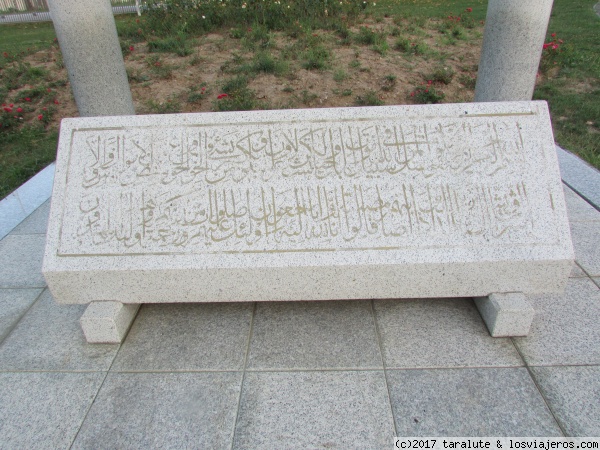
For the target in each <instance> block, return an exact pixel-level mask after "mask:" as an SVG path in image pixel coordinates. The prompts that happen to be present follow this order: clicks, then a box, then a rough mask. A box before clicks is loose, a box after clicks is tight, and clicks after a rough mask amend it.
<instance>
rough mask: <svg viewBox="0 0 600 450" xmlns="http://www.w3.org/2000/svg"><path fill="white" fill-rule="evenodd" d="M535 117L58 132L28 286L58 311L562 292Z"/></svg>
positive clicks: (160, 125) (391, 117) (302, 114)
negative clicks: (32, 282)
mask: <svg viewBox="0 0 600 450" xmlns="http://www.w3.org/2000/svg"><path fill="white" fill-rule="evenodd" d="M572 261H573V249H572V244H571V238H570V232H569V227H568V223H567V215H566V209H565V201H564V197H563V190H562V186H561V182H560V175H559V170H558V164H557V158H556V153H555V147H554V141H553V136H552V129H551V124H550V118H549V114H548V108H547V105H546V103H545V102H510V103H477V104H448V105H431V106H389V107H388V106H386V107H369V108H339V109H313V110H285V111H251V112H232V113H203V114H174V115H161V116H119V117H95V118H76V119H65V120H63V121H62V125H61V131H60V141H59V151H58V158H57V164H56V175H55V182H54V191H53V197H52V206H51V213H50V221H49V228H48V237H47V247H46V253H45V259H44V267H43V273H44V276H45V277H46V280H47V282H48V286H49V288H50V290H51V291H52V294H53V295H54V298H55V299H56V300H57V301H58V302H60V303H88V302H92V301H116V302H121V303H161V302H231V301H281V300H326V299H327V300H329V299H370V298H425V297H465V296H468V297H471V296H477V297H480V296H487V295H489V294H491V293H507V292H523V293H541V292H556V291H561V290H562V289H563V288H564V286H565V284H566V281H567V279H568V276H569V273H570V270H571V265H572Z"/></svg>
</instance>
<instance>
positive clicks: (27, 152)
mask: <svg viewBox="0 0 600 450" xmlns="http://www.w3.org/2000/svg"><path fill="white" fill-rule="evenodd" d="M57 142H58V133H57V132H56V131H48V130H46V129H45V128H44V127H42V126H35V127H34V126H28V127H24V128H22V129H20V130H17V131H11V132H6V131H1V132H0V198H4V197H5V196H6V195H8V194H10V193H11V192H12V191H13V190H14V189H16V188H17V187H19V185H20V184H22V183H24V182H25V181H27V180H28V179H29V178H31V177H32V176H34V175H35V174H36V173H37V172H39V171H40V170H42V169H43V168H44V167H46V166H47V165H48V164H50V163H51V162H52V161H54V159H55V158H56V146H57Z"/></svg>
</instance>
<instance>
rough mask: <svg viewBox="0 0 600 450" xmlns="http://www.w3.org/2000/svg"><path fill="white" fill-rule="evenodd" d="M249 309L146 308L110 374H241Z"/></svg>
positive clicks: (238, 305)
mask: <svg viewBox="0 0 600 450" xmlns="http://www.w3.org/2000/svg"><path fill="white" fill-rule="evenodd" d="M252 310H253V304H252V303H211V304H208V303H203V304H183V305H182V304H164V305H144V306H142V308H141V309H140V312H139V313H138V315H137V318H136V320H135V322H134V323H133V326H132V327H131V330H130V331H129V334H128V336H127V338H126V340H125V342H124V344H123V346H122V347H121V350H120V351H119V354H118V356H117V359H116V360H115V364H114V366H113V370H122V371H138V370H141V371H146V370H168V371H174V370H204V369H208V370H241V369H243V366H244V358H245V356H246V350H247V348H248V338H249V334H250V321H251V319H252Z"/></svg>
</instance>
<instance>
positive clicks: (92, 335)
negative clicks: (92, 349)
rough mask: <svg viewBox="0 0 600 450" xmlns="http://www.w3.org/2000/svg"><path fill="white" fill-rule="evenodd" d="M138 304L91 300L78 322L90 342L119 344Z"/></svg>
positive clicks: (138, 306) (136, 310)
mask: <svg viewBox="0 0 600 450" xmlns="http://www.w3.org/2000/svg"><path fill="white" fill-rule="evenodd" d="M139 308H140V305H139V304H136V305H129V304H124V303H121V302H92V303H90V304H89V306H88V307H87V309H86V310H85V313H83V316H81V319H80V320H79V322H80V323H81V328H82V329H83V334H84V335H85V339H86V340H87V341H88V343H90V344H92V343H93V344H119V343H121V341H122V340H123V338H124V337H125V334H126V333H127V330H129V327H130V326H131V323H132V322H133V319H135V315H136V314H137V312H138V309H139Z"/></svg>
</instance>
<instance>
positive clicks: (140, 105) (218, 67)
mask: <svg viewBox="0 0 600 450" xmlns="http://www.w3.org/2000/svg"><path fill="white" fill-rule="evenodd" d="M439 25H440V20H428V21H427V23H426V24H425V26H423V27H420V28H418V29H415V27H414V26H412V27H411V26H410V24H406V23H404V24H403V23H398V22H396V23H394V22H393V21H392V19H391V18H385V19H383V21H379V22H377V21H375V20H372V19H366V21H365V22H363V23H361V24H359V25H355V26H353V27H351V28H350V30H351V31H352V32H353V33H354V34H357V33H358V32H359V29H360V27H361V26H365V27H369V29H371V30H373V31H375V32H385V33H387V36H386V38H385V39H386V40H387V43H388V46H389V50H387V51H386V52H384V54H383V55H382V54H380V52H377V51H376V50H375V49H374V48H373V47H372V46H368V45H361V44H359V43H357V42H355V41H350V42H348V40H346V42H345V43H343V42H342V39H341V38H340V37H339V36H337V35H336V33H335V32H333V31H316V32H314V33H313V37H316V38H317V39H318V40H319V41H320V42H322V43H323V45H324V46H325V47H326V48H328V49H329V50H330V54H331V57H330V58H329V60H328V63H327V67H326V68H325V69H322V70H307V69H304V68H302V67H301V56H300V55H299V53H298V51H297V48H296V47H295V42H296V41H297V39H294V38H291V37H289V36H287V35H286V34H284V33H272V38H271V41H270V44H269V46H268V48H267V50H268V51H269V52H270V54H272V55H273V56H274V57H275V59H277V60H279V61H284V62H285V63H286V64H287V65H288V69H287V71H286V72H285V74H282V75H275V74H272V73H262V72H259V73H258V74H256V73H253V74H251V75H250V83H249V88H250V89H252V90H253V91H255V93H256V98H257V99H258V100H259V101H261V102H262V103H263V104H266V105H268V106H267V107H269V108H273V109H285V108H307V107H310V108H321V107H323V108H325V107H338V106H353V105H356V104H357V97H361V96H365V95H367V94H368V93H371V94H373V93H374V94H375V95H376V96H377V97H378V99H379V100H380V101H381V102H382V103H383V104H386V105H393V104H394V105H396V104H411V103H414V98H412V97H411V96H410V93H411V92H412V91H414V89H415V88H416V87H417V86H423V85H424V84H426V83H427V80H428V77H430V74H431V73H433V72H434V70H436V68H438V69H439V68H440V67H443V68H446V69H449V71H450V72H453V73H454V76H453V78H452V80H451V82H450V83H449V84H444V83H439V82H435V83H433V86H434V87H435V88H436V89H437V90H438V91H441V92H443V94H444V95H445V98H444V100H443V101H444V102H469V101H472V100H473V89H474V83H473V80H474V78H475V76H476V72H477V62H478V60H479V51H480V47H481V34H482V29H483V25H479V24H478V25H477V26H476V27H475V28H472V29H463V32H464V33H465V34H464V35H463V36H462V37H461V38H460V39H452V38H450V39H449V38H448V36H447V35H445V34H443V33H441V32H440V31H438V27H439ZM394 29H395V32H394V31H393V30H394ZM407 29H408V30H412V33H411V32H410V31H406V30H407ZM229 34H230V33H229V30H222V31H221V32H220V33H211V34H208V35H205V36H202V37H199V38H196V39H194V40H193V42H192V45H191V49H192V52H191V54H189V55H188V56H184V57H180V56H177V55H176V54H174V53H150V52H149V50H148V45H147V43H138V44H135V45H134V46H133V49H132V51H131V52H129V54H128V55H126V56H125V65H126V67H127V71H128V74H129V77H130V85H131V90H132V94H133V98H134V103H135V107H136V111H137V112H138V113H139V114H151V113H165V112H201V111H213V110H215V104H216V102H218V99H217V96H218V95H219V94H222V93H223V91H222V85H223V82H224V80H226V79H228V78H231V77H233V76H235V73H236V70H237V69H239V66H240V65H241V64H243V63H244V62H246V63H248V62H251V61H252V58H253V57H254V55H255V54H256V52H257V51H258V50H257V49H256V48H255V49H249V48H248V47H247V46H244V45H243V40H240V39H234V38H232V37H230V35H229ZM393 34H396V36H394V35H393ZM398 35H401V36H404V37H406V38H407V39H409V40H410V41H411V42H414V43H421V44H423V43H424V44H426V45H427V47H429V51H428V52H427V53H425V54H423V55H415V54H413V53H412V52H403V51H399V50H396V49H395V48H394V44H395V41H396V39H397V38H398ZM25 61H26V62H28V63H30V64H31V65H32V66H41V67H43V68H45V69H46V70H47V71H48V72H49V74H50V75H49V79H48V80H47V81H60V80H62V84H63V85H62V86H58V87H56V88H55V89H54V90H55V91H56V100H57V101H58V105H56V113H55V115H54V117H53V122H52V123H51V124H50V125H51V127H53V126H58V123H59V122H60V119H62V118H63V117H75V116H77V115H78V113H77V108H76V106H75V103H74V100H73V97H72V94H71V89H70V85H69V83H68V80H67V73H66V70H65V69H64V67H63V65H62V57H61V55H60V50H59V49H58V48H57V46H53V47H52V48H50V49H46V50H41V51H39V52H37V53H34V54H31V55H29V56H27V57H26V58H25ZM236 67H237V69H236ZM391 79H393V81H390V80H391ZM31 87H32V86H25V88H24V89H27V88H31ZM202 87H204V91H202ZM193 93H200V94H201V95H195V96H193V95H192V96H191V95H190V94H193ZM371 98H372V97H371ZM30 120H35V118H31V119H30Z"/></svg>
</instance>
